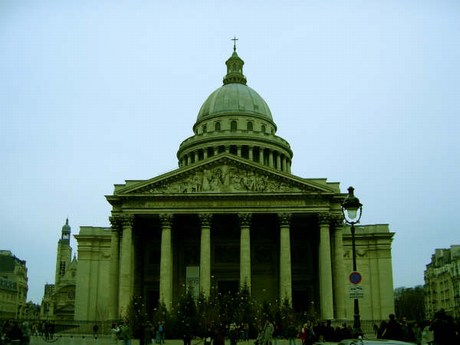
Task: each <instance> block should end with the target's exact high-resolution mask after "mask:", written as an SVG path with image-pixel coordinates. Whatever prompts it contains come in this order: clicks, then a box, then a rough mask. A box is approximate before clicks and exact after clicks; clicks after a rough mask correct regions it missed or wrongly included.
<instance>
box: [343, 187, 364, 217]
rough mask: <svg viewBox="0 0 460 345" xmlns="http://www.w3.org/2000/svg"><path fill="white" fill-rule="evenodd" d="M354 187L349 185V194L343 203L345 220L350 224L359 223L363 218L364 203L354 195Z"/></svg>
mask: <svg viewBox="0 0 460 345" xmlns="http://www.w3.org/2000/svg"><path fill="white" fill-rule="evenodd" d="M354 190H355V189H354V188H353V187H348V195H347V197H346V198H345V200H344V201H343V203H342V211H343V215H344V217H345V220H346V222H347V223H349V224H357V223H359V220H360V219H361V214H362V208H363V205H362V204H361V203H360V202H359V199H358V198H357V197H355V195H354Z"/></svg>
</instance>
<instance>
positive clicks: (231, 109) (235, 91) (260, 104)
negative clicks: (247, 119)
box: [197, 83, 273, 122]
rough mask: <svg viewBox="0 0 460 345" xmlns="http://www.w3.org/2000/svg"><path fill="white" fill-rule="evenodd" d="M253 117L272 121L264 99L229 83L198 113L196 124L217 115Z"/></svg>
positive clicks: (247, 89) (212, 96)
mask: <svg viewBox="0 0 460 345" xmlns="http://www.w3.org/2000/svg"><path fill="white" fill-rule="evenodd" d="M231 114H237V115H254V116H261V117H263V118H265V119H266V120H270V121H273V118H272V114H271V111H270V108H269V107H268V105H267V103H266V102H265V101H264V99H263V98H262V97H261V96H260V95H259V94H258V93H257V92H256V91H255V90H253V89H251V88H250V87H249V86H247V85H244V84H240V83H229V84H226V85H223V86H222V87H220V88H218V89H217V90H215V91H214V92H213V93H211V95H210V96H209V97H208V98H207V99H206V101H205V102H204V103H203V105H202V106H201V109H200V111H199V112H198V117H197V122H198V121H200V120H203V119H205V118H209V117H213V116H219V115H231Z"/></svg>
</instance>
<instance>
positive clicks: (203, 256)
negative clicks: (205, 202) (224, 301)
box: [199, 214, 212, 297]
mask: <svg viewBox="0 0 460 345" xmlns="http://www.w3.org/2000/svg"><path fill="white" fill-rule="evenodd" d="M199 217H200V222H201V250H200V291H201V292H202V293H203V294H204V295H205V296H206V297H208V296H209V291H210V290H211V219H212V215H211V214H200V216H199Z"/></svg>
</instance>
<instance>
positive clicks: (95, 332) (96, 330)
mask: <svg viewBox="0 0 460 345" xmlns="http://www.w3.org/2000/svg"><path fill="white" fill-rule="evenodd" d="M98 331H99V326H98V325H97V324H95V325H94V326H93V338H94V339H97V332H98Z"/></svg>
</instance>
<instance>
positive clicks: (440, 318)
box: [430, 309, 456, 345]
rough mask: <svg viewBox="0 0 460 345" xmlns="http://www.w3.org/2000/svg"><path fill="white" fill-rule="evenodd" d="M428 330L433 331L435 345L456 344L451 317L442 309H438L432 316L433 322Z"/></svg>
mask: <svg viewBox="0 0 460 345" xmlns="http://www.w3.org/2000/svg"><path fill="white" fill-rule="evenodd" d="M430 329H431V330H432V331H433V337H434V343H435V344H436V345H453V344H456V340H455V338H456V334H455V325H454V322H453V320H452V317H450V316H449V315H447V314H446V312H445V310H444V309H440V310H439V311H437V312H436V313H435V314H434V320H433V322H432V323H431V326H430Z"/></svg>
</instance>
